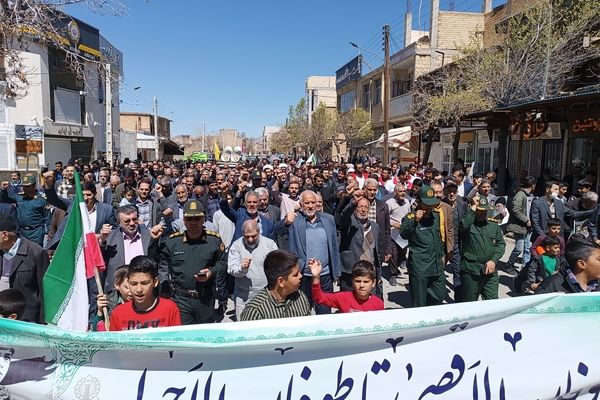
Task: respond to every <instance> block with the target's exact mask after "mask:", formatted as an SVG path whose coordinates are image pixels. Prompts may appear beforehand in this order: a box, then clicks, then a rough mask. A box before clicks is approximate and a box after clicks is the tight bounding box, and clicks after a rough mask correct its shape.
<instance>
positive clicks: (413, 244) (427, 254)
mask: <svg viewBox="0 0 600 400" xmlns="http://www.w3.org/2000/svg"><path fill="white" fill-rule="evenodd" d="M417 197H418V199H417V210H416V211H414V212H410V213H408V214H406V216H405V217H404V218H402V223H401V225H400V236H402V238H404V239H406V240H408V248H409V249H410V252H409V256H408V262H407V268H408V279H409V283H410V296H411V300H412V304H413V307H423V306H429V305H436V304H441V303H442V301H443V300H444V299H445V298H446V276H445V275H444V255H445V253H446V252H445V249H444V241H445V238H444V228H443V226H442V224H443V221H442V220H441V219H440V214H439V211H436V210H435V209H436V207H437V206H438V205H439V204H440V200H439V199H438V198H437V197H435V192H434V191H433V189H432V188H431V186H427V185H424V186H423V187H421V189H420V190H419V192H418V193H417Z"/></svg>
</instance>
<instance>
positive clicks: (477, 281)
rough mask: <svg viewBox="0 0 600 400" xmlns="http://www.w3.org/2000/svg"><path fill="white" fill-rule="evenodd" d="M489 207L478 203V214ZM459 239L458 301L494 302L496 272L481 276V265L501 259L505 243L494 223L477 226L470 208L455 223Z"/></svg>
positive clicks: (488, 219)
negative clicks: (489, 300) (457, 225)
mask: <svg viewBox="0 0 600 400" xmlns="http://www.w3.org/2000/svg"><path fill="white" fill-rule="evenodd" d="M490 208H491V206H490V204H489V203H488V202H487V200H486V199H485V198H481V199H480V200H479V204H478V205H477V208H476V209H477V211H478V212H485V213H487V212H488V211H489V210H490ZM459 231H460V235H461V239H462V247H461V251H460V253H461V260H460V279H461V282H462V285H461V286H460V296H459V298H460V301H477V299H479V296H480V295H481V298H482V299H483V300H488V299H497V298H498V271H497V270H495V271H494V273H492V274H485V264H486V262H488V261H490V260H491V261H493V262H494V263H495V264H496V265H498V261H499V260H500V258H502V256H503V255H504V249H505V248H506V243H505V242H504V235H503V234H502V230H501V229H500V226H498V224H497V222H496V220H494V219H492V218H487V217H486V219H485V220H483V221H481V222H479V221H477V220H476V218H475V211H474V210H473V209H472V208H469V209H468V210H467V213H466V214H465V216H464V217H463V219H462V221H460V223H459Z"/></svg>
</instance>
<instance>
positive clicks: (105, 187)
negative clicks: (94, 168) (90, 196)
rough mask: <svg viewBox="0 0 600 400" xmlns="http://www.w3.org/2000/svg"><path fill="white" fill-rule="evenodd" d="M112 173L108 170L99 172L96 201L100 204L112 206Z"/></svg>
mask: <svg viewBox="0 0 600 400" xmlns="http://www.w3.org/2000/svg"><path fill="white" fill-rule="evenodd" d="M109 179H110V173H109V172H108V170H107V169H104V168H103V169H101V170H100V171H99V172H98V183H97V184H96V200H98V201H99V202H100V203H104V204H111V201H112V190H111V188H110V183H109Z"/></svg>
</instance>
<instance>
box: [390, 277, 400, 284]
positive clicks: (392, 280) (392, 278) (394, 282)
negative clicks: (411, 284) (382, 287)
mask: <svg viewBox="0 0 600 400" xmlns="http://www.w3.org/2000/svg"><path fill="white" fill-rule="evenodd" d="M390 285H391V286H397V285H398V281H397V280H396V277H395V276H392V277H391V278H390Z"/></svg>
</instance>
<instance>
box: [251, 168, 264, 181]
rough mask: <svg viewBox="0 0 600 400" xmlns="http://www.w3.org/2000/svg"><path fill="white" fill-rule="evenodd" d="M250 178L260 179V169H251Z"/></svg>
mask: <svg viewBox="0 0 600 400" xmlns="http://www.w3.org/2000/svg"><path fill="white" fill-rule="evenodd" d="M250 179H262V174H261V173H260V171H258V170H256V169H255V170H254V171H252V174H250Z"/></svg>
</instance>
